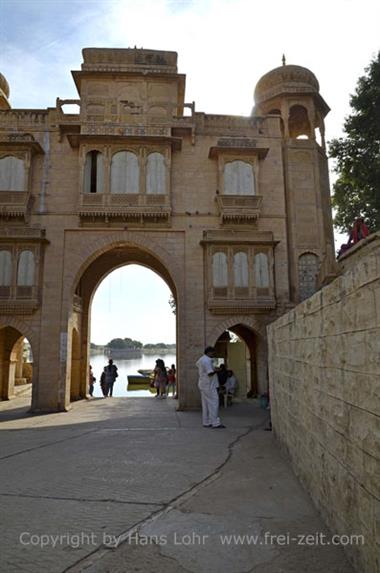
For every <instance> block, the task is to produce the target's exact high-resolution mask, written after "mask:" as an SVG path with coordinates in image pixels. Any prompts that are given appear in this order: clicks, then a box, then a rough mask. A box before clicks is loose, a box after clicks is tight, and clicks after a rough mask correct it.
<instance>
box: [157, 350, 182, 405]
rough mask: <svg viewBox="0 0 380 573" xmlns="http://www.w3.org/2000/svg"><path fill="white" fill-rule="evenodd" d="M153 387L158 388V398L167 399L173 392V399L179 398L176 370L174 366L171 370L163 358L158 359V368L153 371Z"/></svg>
mask: <svg viewBox="0 0 380 573" xmlns="http://www.w3.org/2000/svg"><path fill="white" fill-rule="evenodd" d="M152 387H153V388H156V398H166V397H167V396H169V394H170V390H171V391H172V397H173V398H176V397H177V389H176V368H175V365H174V364H172V365H171V367H170V368H167V367H166V366H165V362H164V361H163V360H162V358H157V360H156V366H155V368H154V370H153V381H152Z"/></svg>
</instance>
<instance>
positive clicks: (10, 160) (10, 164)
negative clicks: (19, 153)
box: [0, 155, 25, 191]
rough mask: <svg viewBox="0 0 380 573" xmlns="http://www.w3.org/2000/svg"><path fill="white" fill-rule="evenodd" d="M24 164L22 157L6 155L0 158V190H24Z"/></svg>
mask: <svg viewBox="0 0 380 573" xmlns="http://www.w3.org/2000/svg"><path fill="white" fill-rule="evenodd" d="M24 190H25V166H24V162H23V160H22V159H18V157H13V156H11V155H8V156H7V157H2V158H1V159H0V191H24Z"/></svg>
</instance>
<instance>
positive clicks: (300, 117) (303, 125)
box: [289, 105, 311, 139]
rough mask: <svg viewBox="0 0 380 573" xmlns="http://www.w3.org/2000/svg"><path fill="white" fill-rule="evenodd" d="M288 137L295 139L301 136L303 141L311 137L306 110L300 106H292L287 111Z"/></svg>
mask: <svg viewBox="0 0 380 573" xmlns="http://www.w3.org/2000/svg"><path fill="white" fill-rule="evenodd" d="M289 136H290V137H296V138H299V137H301V136H302V137H303V138H304V139H309V138H310V137H311V127H310V122H309V117H308V114H307V109H306V108H305V107H303V106H302V105H293V106H292V107H291V108H290V110H289Z"/></svg>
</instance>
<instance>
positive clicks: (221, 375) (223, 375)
mask: <svg viewBox="0 0 380 573" xmlns="http://www.w3.org/2000/svg"><path fill="white" fill-rule="evenodd" d="M217 376H218V382H219V388H218V394H219V406H223V404H224V393H225V391H226V389H225V384H226V382H227V378H228V370H227V368H226V365H225V364H221V365H220V366H219V368H218V370H217Z"/></svg>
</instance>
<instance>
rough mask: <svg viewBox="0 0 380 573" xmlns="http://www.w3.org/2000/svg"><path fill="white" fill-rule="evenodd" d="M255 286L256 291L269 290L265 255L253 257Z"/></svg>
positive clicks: (259, 254) (258, 254)
mask: <svg viewBox="0 0 380 573" xmlns="http://www.w3.org/2000/svg"><path fill="white" fill-rule="evenodd" d="M255 284H256V288H258V289H261V288H263V289H267V288H269V265H268V256H267V255H266V254H265V253H257V255H255Z"/></svg>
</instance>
